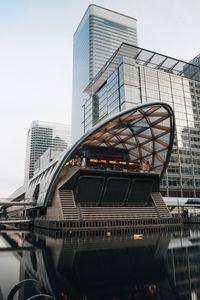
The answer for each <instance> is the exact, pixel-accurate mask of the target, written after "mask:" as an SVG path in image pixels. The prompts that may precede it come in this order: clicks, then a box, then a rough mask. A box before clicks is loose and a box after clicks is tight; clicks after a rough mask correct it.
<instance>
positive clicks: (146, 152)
mask: <svg viewBox="0 0 200 300" xmlns="http://www.w3.org/2000/svg"><path fill="white" fill-rule="evenodd" d="M140 149H141V152H142V156H145V155H148V154H149V152H148V151H146V150H144V149H143V148H140Z"/></svg>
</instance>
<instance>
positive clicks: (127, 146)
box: [124, 143, 134, 150]
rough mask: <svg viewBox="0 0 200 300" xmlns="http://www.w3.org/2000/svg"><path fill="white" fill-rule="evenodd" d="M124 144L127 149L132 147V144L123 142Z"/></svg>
mask: <svg viewBox="0 0 200 300" xmlns="http://www.w3.org/2000/svg"><path fill="white" fill-rule="evenodd" d="M124 145H125V146H126V148H127V149H128V150H130V149H131V148H133V147H134V146H133V145H128V144H125V143H124Z"/></svg>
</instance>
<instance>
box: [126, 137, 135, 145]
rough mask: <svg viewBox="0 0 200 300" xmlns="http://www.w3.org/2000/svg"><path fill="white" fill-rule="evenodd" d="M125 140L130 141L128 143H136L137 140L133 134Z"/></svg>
mask: <svg viewBox="0 0 200 300" xmlns="http://www.w3.org/2000/svg"><path fill="white" fill-rule="evenodd" d="M125 142H130V143H133V144H137V141H136V139H135V137H134V136H132V137H130V138H129V139H127V140H126V141H125Z"/></svg>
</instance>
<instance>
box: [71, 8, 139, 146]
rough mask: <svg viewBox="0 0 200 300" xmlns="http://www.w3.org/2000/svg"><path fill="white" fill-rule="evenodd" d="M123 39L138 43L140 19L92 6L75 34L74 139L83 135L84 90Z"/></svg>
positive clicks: (134, 43)
mask: <svg viewBox="0 0 200 300" xmlns="http://www.w3.org/2000/svg"><path fill="white" fill-rule="evenodd" d="M122 42H126V43H129V44H132V45H137V29H136V19H134V18H132V17H129V16H125V15H122V14H120V13H117V12H115V11H111V10H109V9H105V8H103V7H100V6H97V5H93V4H92V5H90V6H89V7H88V9H87V10H86V12H85V15H84V16H83V18H82V20H81V22H80V24H79V26H78V28H77V30H76V32H75V34H74V53H73V95H72V141H73V142H74V141H76V140H77V139H78V138H79V137H81V135H82V134H83V124H82V122H83V114H82V106H83V104H84V94H83V90H84V88H85V86H86V85H87V84H88V83H89V82H90V81H91V80H92V78H94V76H95V75H96V74H97V73H98V72H99V71H100V69H101V68H102V67H103V65H104V64H105V63H106V61H107V60H108V59H109V57H110V56H111V55H112V54H113V53H114V52H115V50H116V49H117V48H118V47H119V46H120V44H121V43H122Z"/></svg>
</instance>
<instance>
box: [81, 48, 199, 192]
mask: <svg viewBox="0 0 200 300" xmlns="http://www.w3.org/2000/svg"><path fill="white" fill-rule="evenodd" d="M196 61H197V62H199V60H196ZM192 62H193V63H194V61H192ZM198 65H199V64H198V63H197V64H196V65H194V64H191V63H185V62H183V61H180V60H177V59H174V58H170V57H167V56H165V55H161V54H158V53H155V52H152V51H148V50H145V49H141V48H138V47H135V46H132V45H128V44H122V45H121V46H120V47H119V49H118V50H117V51H116V52H115V54H114V55H113V56H112V58H111V59H110V60H109V61H108V62H107V64H106V66H105V72H99V74H98V75H97V76H96V77H95V78H94V79H93V80H92V81H91V82H90V84H89V85H88V86H87V87H86V89H85V92H86V93H88V94H89V96H88V99H87V100H86V101H85V105H84V130H85V132H87V131H88V130H90V129H91V128H92V127H93V126H94V125H95V124H97V123H98V122H100V121H101V120H104V119H105V118H107V117H109V116H110V115H112V114H115V113H117V112H119V111H123V110H126V109H128V108H130V107H132V106H134V105H138V104H139V103H141V104H142V103H148V102H154V101H162V102H166V103H168V104H170V105H171V107H172V108H173V109H174V112H175V120H176V134H175V141H174V146H173V153H172V156H171V161H170V164H169V166H168V170H167V172H166V174H165V177H164V178H163V180H162V186H161V190H162V193H163V195H164V196H167V197H169V196H170V197H200V67H199V66H198ZM94 99H95V104H94ZM154 118H155V120H156V117H154ZM144 124H145V122H144ZM163 124H164V121H163ZM139 125H141V124H139ZM144 126H145V125H144ZM157 131H158V132H160V136H162V130H161V128H159V127H158V128H157ZM147 135H148V134H147ZM144 138H146V136H143V135H141V136H140V138H139V140H138V143H143V141H144ZM164 143H165V141H163V142H162V145H164ZM144 148H145V149H144ZM142 151H143V152H146V155H147V156H148V155H149V153H151V152H152V151H153V149H151V148H150V147H149V146H148V145H147V146H146V147H144V146H143V150H142Z"/></svg>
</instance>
